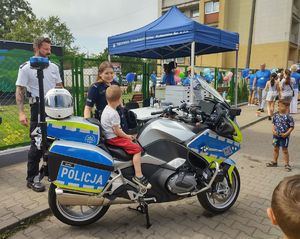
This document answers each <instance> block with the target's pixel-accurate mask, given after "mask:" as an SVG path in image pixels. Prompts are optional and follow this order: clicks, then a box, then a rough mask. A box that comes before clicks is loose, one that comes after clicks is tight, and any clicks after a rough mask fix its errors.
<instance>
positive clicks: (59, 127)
mask: <svg viewBox="0 0 300 239" xmlns="http://www.w3.org/2000/svg"><path fill="white" fill-rule="evenodd" d="M49 126H50V127H52V128H55V129H62V128H63V127H62V126H61V125H56V124H49Z"/></svg>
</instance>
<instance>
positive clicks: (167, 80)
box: [162, 61, 176, 85]
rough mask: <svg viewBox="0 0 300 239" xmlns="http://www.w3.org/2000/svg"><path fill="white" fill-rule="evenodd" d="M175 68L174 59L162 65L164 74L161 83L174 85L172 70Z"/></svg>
mask: <svg viewBox="0 0 300 239" xmlns="http://www.w3.org/2000/svg"><path fill="white" fill-rule="evenodd" d="M175 69H176V63H175V62H174V61H171V62H169V64H167V65H166V66H165V65H164V71H165V75H164V78H163V80H162V84H166V85H176V83H175V79H174V70H175Z"/></svg>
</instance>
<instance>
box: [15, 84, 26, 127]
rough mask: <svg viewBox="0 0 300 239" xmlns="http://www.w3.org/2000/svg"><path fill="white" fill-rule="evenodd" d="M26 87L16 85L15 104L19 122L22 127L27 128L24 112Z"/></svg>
mask: <svg viewBox="0 0 300 239" xmlns="http://www.w3.org/2000/svg"><path fill="white" fill-rule="evenodd" d="M25 92H26V87H24V86H19V85H17V88H16V102H17V106H18V110H19V121H20V123H21V124H22V125H24V126H26V127H28V119H27V117H26V114H25V112H24V98H25Z"/></svg>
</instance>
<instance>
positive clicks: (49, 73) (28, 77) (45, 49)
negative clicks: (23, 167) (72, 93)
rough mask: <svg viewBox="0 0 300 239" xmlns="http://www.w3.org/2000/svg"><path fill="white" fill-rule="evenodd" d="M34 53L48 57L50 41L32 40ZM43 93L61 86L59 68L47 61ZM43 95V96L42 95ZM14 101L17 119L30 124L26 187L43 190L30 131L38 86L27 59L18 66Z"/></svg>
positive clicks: (34, 120) (34, 123)
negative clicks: (27, 107) (27, 111)
mask: <svg viewBox="0 0 300 239" xmlns="http://www.w3.org/2000/svg"><path fill="white" fill-rule="evenodd" d="M33 50H34V55H35V56H37V57H48V56H49V55H50V54H51V41H50V39H49V38H46V37H38V38H36V39H35V40H34V42H33ZM43 82H44V93H45V94H46V93H47V92H48V91H49V90H50V89H53V88H55V87H62V86H63V85H62V81H61V78H60V74H59V68H58V66H57V65H55V64H54V63H51V62H50V61H49V66H48V67H47V68H46V69H44V81H43ZM26 91H27V93H28V95H29V96H30V98H29V104H30V116H31V117H30V123H29V122H28V119H27V116H26V114H25V112H24V98H25V92H26ZM43 97H44V96H43ZM16 102H17V106H18V110H19V121H20V123H21V124H22V125H24V126H26V127H28V126H30V130H29V131H30V138H31V145H30V149H29V152H28V163H27V178H26V180H27V187H28V188H31V189H32V190H34V191H36V192H43V191H44V190H45V185H44V184H42V183H41V182H40V180H39V163H40V159H41V157H42V152H41V150H38V148H37V147H36V144H35V139H34V137H32V136H31V133H32V131H33V130H34V129H35V128H36V127H37V125H38V122H39V86H38V78H37V70H35V69H32V68H31V67H30V63H29V61H27V62H25V63H24V64H22V65H21V66H20V68H19V73H18V79H17V82H16Z"/></svg>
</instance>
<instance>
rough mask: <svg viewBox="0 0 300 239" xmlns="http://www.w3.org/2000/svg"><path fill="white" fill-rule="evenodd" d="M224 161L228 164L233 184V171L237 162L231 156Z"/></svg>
mask: <svg viewBox="0 0 300 239" xmlns="http://www.w3.org/2000/svg"><path fill="white" fill-rule="evenodd" d="M223 163H224V164H227V165H228V167H227V168H228V170H227V175H228V178H229V182H230V185H232V172H233V170H234V168H235V165H236V163H235V161H234V160H233V159H230V158H228V159H226V160H225V161H224V162H223Z"/></svg>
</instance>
